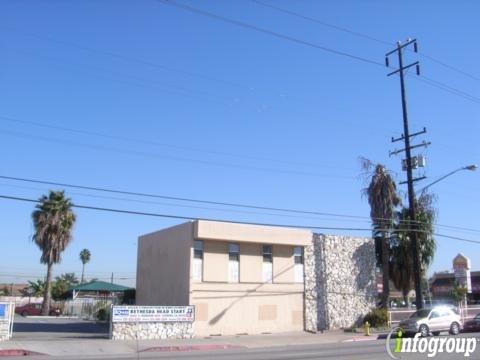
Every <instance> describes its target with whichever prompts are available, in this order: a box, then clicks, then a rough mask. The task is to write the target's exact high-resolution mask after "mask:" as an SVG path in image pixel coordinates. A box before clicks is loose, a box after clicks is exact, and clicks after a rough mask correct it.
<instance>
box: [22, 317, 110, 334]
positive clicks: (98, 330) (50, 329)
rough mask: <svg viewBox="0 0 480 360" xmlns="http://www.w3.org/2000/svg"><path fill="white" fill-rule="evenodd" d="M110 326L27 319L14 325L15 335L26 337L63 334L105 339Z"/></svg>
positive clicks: (90, 322)
mask: <svg viewBox="0 0 480 360" xmlns="http://www.w3.org/2000/svg"><path fill="white" fill-rule="evenodd" d="M108 331H109V326H108V324H106V323H97V322H93V321H81V320H79V321H71V322H64V323H62V322H56V321H52V322H49V321H42V322H38V321H33V320H32V321H28V319H25V320H24V321H22V322H14V323H13V333H14V334H15V333H17V334H20V333H22V334H23V335H26V334H27V333H32V334H37V333H44V334H47V333H61V334H70V335H73V334H78V335H79V337H82V338H85V337H87V336H88V335H90V336H91V337H105V336H107V335H108Z"/></svg>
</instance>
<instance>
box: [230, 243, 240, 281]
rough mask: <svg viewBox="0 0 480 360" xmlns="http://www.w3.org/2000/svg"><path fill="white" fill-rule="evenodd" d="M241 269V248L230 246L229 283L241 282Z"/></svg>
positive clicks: (235, 245)
mask: <svg viewBox="0 0 480 360" xmlns="http://www.w3.org/2000/svg"><path fill="white" fill-rule="evenodd" d="M239 269H240V246H239V245H237V244H228V281H229V282H238V281H239Z"/></svg>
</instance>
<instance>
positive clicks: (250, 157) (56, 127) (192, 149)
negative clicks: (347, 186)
mask: <svg viewBox="0 0 480 360" xmlns="http://www.w3.org/2000/svg"><path fill="white" fill-rule="evenodd" d="M0 119H2V120H5V121H9V122H13V123H18V124H25V125H32V126H37V127H41V128H45V129H53V130H59V131H64V132H70V133H76V134H82V135H88V136H96V137H101V138H106V139H111V140H118V141H124V142H132V143H136V144H144V145H153V146H158V147H165V148H171V149H177V150H183V151H190V152H195V153H197V152H203V153H207V154H212V155H219V156H228V157H234V158H242V159H248V160H259V161H269V162H277V163H284V164H289V165H298V166H312V167H324V168H332V169H346V168H341V167H336V166H328V165H322V164H315V163H304V162H297V161H289V160H281V159H274V158H268V157H261V156H253V155H242V154H236V153H231V152H224V151H217V150H208V149H201V148H197V147H189V146H180V145H173V144H167V143H160V142H157V141H152V140H144V139H140V138H132V137H126V136H119V135H112V134H108V133H102V132H97V131H90V130H81V129H75V128H72V127H66V126H59V125H52V124H45V123H41V122H37V121H31V120H23V119H17V118H12V117H10V116H3V115H0ZM348 170H351V169H348Z"/></svg>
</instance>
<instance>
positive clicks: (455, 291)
mask: <svg viewBox="0 0 480 360" xmlns="http://www.w3.org/2000/svg"><path fill="white" fill-rule="evenodd" d="M467 293H468V289H467V288H466V287H465V286H463V285H461V284H459V283H458V281H455V283H454V284H453V288H452V290H450V296H451V297H452V298H453V300H455V301H456V302H457V303H459V302H460V301H463V300H465V297H466V296H467Z"/></svg>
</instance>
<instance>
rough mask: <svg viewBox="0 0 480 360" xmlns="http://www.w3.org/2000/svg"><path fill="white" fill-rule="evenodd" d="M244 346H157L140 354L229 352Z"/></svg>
mask: <svg viewBox="0 0 480 360" xmlns="http://www.w3.org/2000/svg"><path fill="white" fill-rule="evenodd" d="M240 348H243V346H237V345H230V344H224V345H179V346H156V347H151V348H147V349H144V350H140V351H139V352H155V351H158V352H171V351H195V350H227V349H240Z"/></svg>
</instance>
